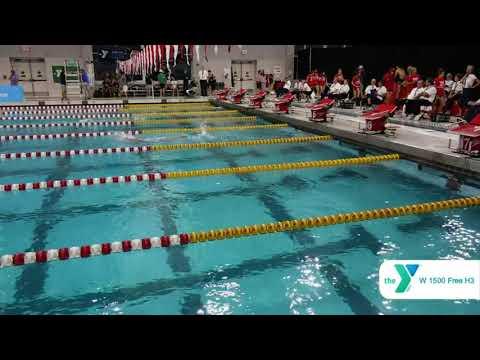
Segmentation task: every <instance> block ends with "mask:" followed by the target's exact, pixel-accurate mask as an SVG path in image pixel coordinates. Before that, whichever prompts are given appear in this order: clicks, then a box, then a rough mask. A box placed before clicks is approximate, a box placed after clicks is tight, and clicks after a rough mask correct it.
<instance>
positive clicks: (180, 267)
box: [140, 153, 204, 315]
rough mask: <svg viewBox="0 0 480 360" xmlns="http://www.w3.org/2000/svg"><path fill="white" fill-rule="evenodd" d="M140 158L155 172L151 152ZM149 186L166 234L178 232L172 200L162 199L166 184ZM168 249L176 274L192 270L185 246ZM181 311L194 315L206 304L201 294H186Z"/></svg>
mask: <svg viewBox="0 0 480 360" xmlns="http://www.w3.org/2000/svg"><path fill="white" fill-rule="evenodd" d="M140 158H141V159H142V160H143V167H144V169H145V172H146V173H152V172H155V168H154V167H153V166H152V164H151V163H150V159H151V154H150V153H140ZM148 186H149V188H150V189H151V191H152V192H153V193H154V194H155V197H156V198H157V199H158V201H157V202H156V203H155V208H156V209H157V212H158V214H159V215H160V218H161V220H162V225H163V228H164V231H165V233H166V234H178V229H177V225H176V224H175V221H174V214H173V211H172V209H171V207H170V206H171V205H170V201H160V199H164V198H165V197H166V196H165V194H166V193H167V191H165V187H164V184H163V183H161V182H155V183H148ZM166 251H167V263H168V265H169V266H170V268H171V269H172V271H173V272H174V273H176V274H178V273H182V272H183V273H185V272H188V273H189V272H191V271H192V268H191V266H190V261H189V260H190V259H189V258H188V256H186V255H185V248H183V247H181V246H174V247H169V248H168V249H166ZM180 306H181V312H182V314H184V315H192V314H194V313H195V312H196V310H197V309H200V308H202V307H203V306H204V305H203V303H202V299H201V297H200V296H196V295H194V294H189V293H187V294H185V297H184V298H183V299H182V302H181V304H180Z"/></svg>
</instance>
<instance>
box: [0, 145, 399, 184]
mask: <svg viewBox="0 0 480 360" xmlns="http://www.w3.org/2000/svg"><path fill="white" fill-rule="evenodd" d="M399 158H400V156H399V155H398V154H389V155H378V156H365V157H356V158H347V159H337V160H318V161H299V162H291V163H278V164H264V165H250V166H239V167H226V168H213V169H201V170H189V171H170V172H155V173H145V174H133V175H126V176H107V177H99V178H86V179H65V180H48V181H40V182H34V183H20V184H0V192H2V191H3V192H12V191H13V192H14V191H26V190H40V189H51V188H65V187H76V186H91V185H104V184H118V183H132V182H141V181H150V182H153V181H158V180H165V179H177V178H189V177H198V176H215V175H231V174H245V173H254V172H265V171H281V170H295V169H306V168H324V167H334V166H347V165H367V164H373V163H377V162H380V161H390V160H398V159H399Z"/></svg>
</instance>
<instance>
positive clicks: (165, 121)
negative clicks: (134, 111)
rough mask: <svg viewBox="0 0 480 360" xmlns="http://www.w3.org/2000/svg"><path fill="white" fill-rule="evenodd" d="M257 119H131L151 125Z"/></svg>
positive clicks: (139, 123)
mask: <svg viewBox="0 0 480 360" xmlns="http://www.w3.org/2000/svg"><path fill="white" fill-rule="evenodd" d="M255 120H257V117H256V116H229V117H223V118H222V117H219V118H203V117H195V118H191V119H171V120H170V119H168V120H162V119H156V120H154V119H150V120H132V121H133V122H134V123H135V125H151V124H181V123H184V122H194V121H205V122H214V121H219V122H222V121H255Z"/></svg>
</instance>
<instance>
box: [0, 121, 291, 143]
mask: <svg viewBox="0 0 480 360" xmlns="http://www.w3.org/2000/svg"><path fill="white" fill-rule="evenodd" d="M285 127H288V124H272V125H247V126H216V127H205V128H199V127H198V128H165V129H146V130H129V131H115V132H113V131H98V132H88V133H64V134H34V135H30V134H27V135H2V136H0V142H5V141H27V140H53V139H64V138H77V137H78V138H81V137H102V136H113V135H118V134H124V135H140V134H147V135H148V134H171V133H184V132H192V133H195V132H203V131H233V130H254V129H276V128H285Z"/></svg>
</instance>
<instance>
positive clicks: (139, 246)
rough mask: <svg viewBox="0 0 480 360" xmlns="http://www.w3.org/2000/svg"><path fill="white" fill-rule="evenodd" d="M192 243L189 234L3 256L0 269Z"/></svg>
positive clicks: (0, 258)
mask: <svg viewBox="0 0 480 360" xmlns="http://www.w3.org/2000/svg"><path fill="white" fill-rule="evenodd" d="M188 243H190V237H189V234H179V235H163V236H161V237H150V238H143V239H133V240H124V241H114V242H111V243H103V244H93V245H83V246H72V247H69V248H67V247H65V248H61V249H49V250H39V251H31V252H25V253H17V254H13V255H3V256H1V257H0V267H1V268H4V267H9V266H12V265H14V266H20V265H26V264H33V263H45V262H50V261H55V260H69V259H77V258H88V257H91V256H98V255H110V254H114V253H120V252H129V251H135V250H148V249H151V248H157V247H170V246H178V245H187V244H188Z"/></svg>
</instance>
